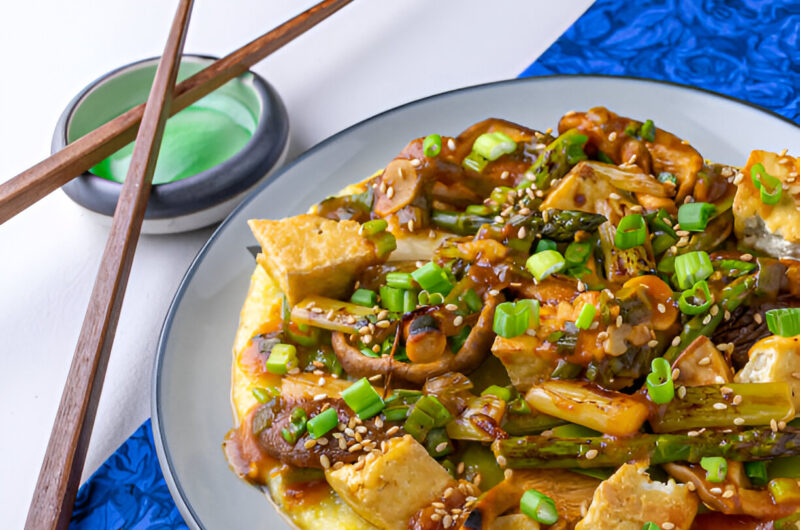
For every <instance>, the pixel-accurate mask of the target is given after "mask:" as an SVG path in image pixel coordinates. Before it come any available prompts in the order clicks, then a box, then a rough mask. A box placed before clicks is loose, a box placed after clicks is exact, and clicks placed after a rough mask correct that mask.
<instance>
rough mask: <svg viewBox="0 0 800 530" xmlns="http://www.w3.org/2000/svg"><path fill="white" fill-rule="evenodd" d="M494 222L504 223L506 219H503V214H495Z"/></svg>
mask: <svg viewBox="0 0 800 530" xmlns="http://www.w3.org/2000/svg"><path fill="white" fill-rule="evenodd" d="M494 222H495V223H498V224H500V223H505V222H506V220H505V219H503V216H502V215H498V216H495V218H494Z"/></svg>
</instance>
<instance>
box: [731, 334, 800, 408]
mask: <svg viewBox="0 0 800 530" xmlns="http://www.w3.org/2000/svg"><path fill="white" fill-rule="evenodd" d="M798 377H800V336H796V337H780V336H778V335H772V336H770V337H766V338H763V339H761V340H760V341H758V342H756V343H755V344H753V347H752V348H750V359H749V360H748V361H747V364H746V365H744V368H742V370H741V371H740V372H739V373H738V374H736V377H734V380H735V381H736V382H737V383H774V382H781V381H783V382H786V383H789V386H790V387H791V389H792V403H793V404H794V408H795V409H796V410H800V379H798Z"/></svg>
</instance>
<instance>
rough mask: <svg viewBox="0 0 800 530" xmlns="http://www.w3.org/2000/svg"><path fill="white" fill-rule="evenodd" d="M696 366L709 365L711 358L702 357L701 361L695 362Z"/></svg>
mask: <svg viewBox="0 0 800 530" xmlns="http://www.w3.org/2000/svg"><path fill="white" fill-rule="evenodd" d="M697 364H698V365H700V366H706V365H709V364H711V357H703V358H702V359H700V360H699V361H697Z"/></svg>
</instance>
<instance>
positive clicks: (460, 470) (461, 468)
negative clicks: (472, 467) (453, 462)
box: [456, 462, 464, 475]
mask: <svg viewBox="0 0 800 530" xmlns="http://www.w3.org/2000/svg"><path fill="white" fill-rule="evenodd" d="M463 473H464V462H459V463H458V467H457V468H456V474H458V475H461V474H463Z"/></svg>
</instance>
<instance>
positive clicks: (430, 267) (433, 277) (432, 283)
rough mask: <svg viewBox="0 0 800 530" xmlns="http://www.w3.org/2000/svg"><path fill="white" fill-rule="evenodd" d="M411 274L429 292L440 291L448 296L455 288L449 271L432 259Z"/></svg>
mask: <svg viewBox="0 0 800 530" xmlns="http://www.w3.org/2000/svg"><path fill="white" fill-rule="evenodd" d="M411 276H412V277H413V278H414V280H416V282H417V283H418V284H419V285H420V286H421V287H422V288H423V289H425V290H426V291H428V293H440V294H442V295H444V296H447V295H448V294H449V293H450V291H451V290H452V289H453V284H452V283H450V279H449V278H448V277H447V273H445V271H444V269H442V268H441V267H440V266H439V265H437V264H436V263H434V262H432V261H431V262H429V263H426V264H425V265H423V266H422V267H420V268H419V269H417V270H415V271H414V272H412V273H411Z"/></svg>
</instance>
